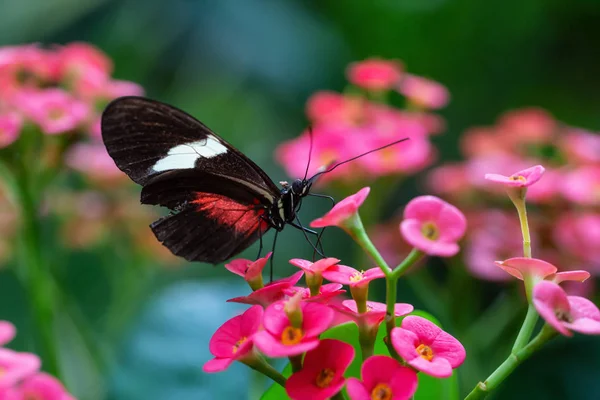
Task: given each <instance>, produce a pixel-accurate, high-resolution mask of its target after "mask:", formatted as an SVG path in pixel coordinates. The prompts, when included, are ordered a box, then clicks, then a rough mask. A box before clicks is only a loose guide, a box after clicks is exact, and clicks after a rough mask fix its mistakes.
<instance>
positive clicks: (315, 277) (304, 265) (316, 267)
mask: <svg viewBox="0 0 600 400" xmlns="http://www.w3.org/2000/svg"><path fill="white" fill-rule="evenodd" d="M339 262H340V260H338V259H337V258H332V257H328V258H323V259H321V260H319V261H317V262H314V263H313V262H310V261H307V260H302V259H300V258H293V259H291V260H290V264H292V265H294V266H296V267H298V268H300V269H301V270H303V271H304V274H305V279H306V283H307V284H308V286H309V287H310V286H313V285H316V286H317V287H318V286H320V285H321V283H322V281H323V276H322V273H323V271H325V270H327V269H328V268H330V267H331V266H333V265H335V264H337V263H339Z"/></svg>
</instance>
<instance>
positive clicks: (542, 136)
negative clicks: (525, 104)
mask: <svg viewBox="0 0 600 400" xmlns="http://www.w3.org/2000/svg"><path fill="white" fill-rule="evenodd" d="M497 128H498V131H499V137H498V140H500V141H505V142H508V143H510V144H511V145H520V144H523V143H524V144H527V143H545V142H547V141H548V140H550V139H551V138H552V136H553V134H554V131H555V130H556V128H557V124H556V121H555V120H554V118H553V117H552V115H550V114H549V113H548V112H547V111H546V110H543V109H541V108H535V107H531V108H522V109H520V110H514V111H509V112H506V113H504V114H503V115H502V117H500V119H499V120H498V124H497Z"/></svg>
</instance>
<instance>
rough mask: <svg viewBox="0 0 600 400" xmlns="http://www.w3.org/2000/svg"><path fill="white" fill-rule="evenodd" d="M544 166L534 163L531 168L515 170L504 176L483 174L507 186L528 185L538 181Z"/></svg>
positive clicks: (486, 177) (488, 178)
mask: <svg viewBox="0 0 600 400" xmlns="http://www.w3.org/2000/svg"><path fill="white" fill-rule="evenodd" d="M544 171H545V169H544V167H542V166H541V165H536V166H534V167H531V168H527V169H524V170H522V171H519V172H515V173H514V174H512V175H511V176H504V175H499V174H485V179H487V180H489V181H492V182H497V183H502V184H503V185H506V186H509V187H521V188H523V187H529V186H531V185H533V184H534V183H536V182H537V181H539V180H540V179H541V178H542V175H543V174H544Z"/></svg>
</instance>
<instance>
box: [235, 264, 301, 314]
mask: <svg viewBox="0 0 600 400" xmlns="http://www.w3.org/2000/svg"><path fill="white" fill-rule="evenodd" d="M302 275H304V271H298V272H296V273H295V274H294V275H292V276H290V277H288V278H283V279H279V280H277V281H273V282H271V283H269V284H268V285H266V286H265V287H262V288H260V289H258V290H255V291H254V292H252V293H250V294H249V295H248V296H243V297H234V298H233V299H229V300H227V301H228V302H231V303H242V304H260V305H261V306H263V307H267V306H269V305H270V304H272V303H274V302H276V301H279V300H281V299H283V298H284V297H285V290H286V289H288V288H290V287H292V286H294V285H295V284H296V283H298V281H299V280H300V278H302Z"/></svg>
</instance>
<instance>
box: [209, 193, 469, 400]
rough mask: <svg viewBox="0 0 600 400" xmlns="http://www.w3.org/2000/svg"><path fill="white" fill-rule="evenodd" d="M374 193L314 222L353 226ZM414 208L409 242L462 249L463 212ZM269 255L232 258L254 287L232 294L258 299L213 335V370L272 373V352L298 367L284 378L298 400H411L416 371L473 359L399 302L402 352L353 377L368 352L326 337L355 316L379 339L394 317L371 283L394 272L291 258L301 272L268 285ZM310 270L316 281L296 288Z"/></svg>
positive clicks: (427, 200)
mask: <svg viewBox="0 0 600 400" xmlns="http://www.w3.org/2000/svg"><path fill="white" fill-rule="evenodd" d="M368 193H369V188H364V189H362V190H360V191H359V192H358V193H356V194H355V195H352V196H350V197H348V198H346V199H344V200H342V201H340V202H339V203H338V204H337V205H336V206H335V207H334V208H333V209H332V210H331V211H330V212H329V213H327V214H326V215H325V216H324V217H322V218H319V219H317V220H315V221H313V223H312V224H311V226H313V227H323V226H338V227H341V228H343V229H347V228H348V226H349V224H351V221H352V218H354V216H356V215H357V214H356V213H357V210H358V208H359V207H360V205H361V204H362V203H363V202H364V201H365V199H366V197H367V195H368ZM407 210H408V211H407V214H406V220H405V221H404V222H403V224H402V226H401V228H400V231H401V233H402V234H403V235H404V236H405V238H406V240H409V241H411V243H414V245H415V247H416V248H418V249H421V250H422V251H424V252H425V253H428V254H444V255H448V254H452V253H454V252H456V251H458V246H457V244H456V242H457V240H459V239H460V238H461V236H462V234H463V233H464V230H465V224H466V223H465V220H464V217H463V216H462V214H461V213H460V211H458V210H457V209H455V208H454V207H453V206H451V205H449V204H448V203H445V202H444V201H442V200H440V199H437V198H435V197H431V196H424V197H421V198H417V199H415V200H413V202H411V204H410V206H409V207H407ZM269 257H270V254H268V255H267V256H266V257H264V258H261V259H258V260H256V261H251V260H244V259H238V260H234V261H232V262H230V263H229V264H227V265H226V268H227V269H228V270H229V271H231V272H233V273H235V274H237V275H239V276H241V277H243V278H244V279H245V280H246V282H247V283H248V284H249V286H250V287H251V288H252V290H253V291H252V293H250V294H249V295H247V296H243V297H237V298H234V299H230V300H228V301H232V302H238V303H243V304H249V305H252V306H251V307H250V308H249V309H248V310H247V311H245V312H244V313H243V314H241V315H238V316H236V317H233V318H232V319H230V320H229V321H227V322H225V323H224V324H223V325H222V326H221V327H220V328H219V329H218V330H217V332H216V333H215V334H214V335H213V337H212V339H211V341H210V345H209V347H210V351H211V353H212V354H213V355H214V357H215V358H214V359H212V360H210V361H208V362H207V363H206V364H205V365H204V371H206V372H219V371H223V370H224V369H226V368H227V367H228V366H229V365H230V364H231V363H232V362H233V361H240V362H243V363H245V364H247V365H249V366H250V367H252V368H255V369H258V370H259V371H264V370H265V365H266V361H265V359H264V358H263V355H264V356H267V357H288V358H290V361H291V363H292V367H293V374H292V375H291V376H290V377H289V378H287V380H285V382H279V383H282V384H285V389H286V392H287V394H288V396H289V397H290V398H292V399H294V400H299V399H323V400H324V399H328V398H330V397H332V396H334V395H336V394H337V393H339V392H340V391H341V390H342V388H344V386H345V387H346V392H347V394H348V396H349V398H350V399H352V400H367V399H409V398H410V397H411V396H412V395H413V394H414V393H415V391H416V389H417V372H422V373H425V374H428V375H431V376H434V377H438V378H445V377H449V376H450V375H451V374H452V370H453V369H454V368H456V367H458V366H460V365H461V364H462V362H463V361H464V359H465V349H464V348H463V346H462V345H461V344H460V342H459V341H458V340H456V339H455V338H454V337H452V336H451V335H449V334H448V333H446V332H444V331H443V330H442V329H440V328H439V327H438V326H437V325H435V324H434V323H432V322H430V321H429V320H427V319H425V318H422V317H419V316H411V315H408V314H410V313H411V312H412V311H413V306H412V305H410V304H406V303H396V304H395V305H394V307H393V313H394V316H395V317H403V319H402V322H401V324H400V326H399V327H395V328H393V329H392V330H391V332H390V339H391V340H390V341H391V347H392V348H393V349H394V352H395V353H396V357H395V358H393V357H391V356H389V355H372V356H368V357H365V359H363V360H362V361H363V362H364V363H363V364H362V369H361V376H360V378H361V379H359V377H348V378H346V377H344V374H345V372H346V370H347V368H348V367H349V366H350V364H351V363H352V362H353V361H354V360H356V359H357V358H359V357H360V355H358V354H356V350H355V349H354V348H353V347H352V346H351V345H350V344H348V343H346V342H345V341H342V340H338V339H332V338H328V339H322V338H320V336H321V335H323V334H325V335H326V334H327V331H328V330H329V329H331V328H334V327H336V326H337V325H340V324H344V323H354V324H356V325H357V326H358V331H359V335H360V337H361V339H360V340H361V341H362V342H363V344H364V343H367V342H369V343H374V342H375V340H376V338H377V333H378V331H379V326H380V325H381V323H382V322H383V321H384V319H386V313H387V305H386V304H383V303H378V302H373V301H368V291H369V284H370V282H371V281H373V280H375V279H381V278H384V277H386V273H384V271H383V270H382V269H380V268H371V269H368V270H366V271H363V270H360V271H359V270H356V269H354V268H352V267H349V266H345V265H341V264H339V262H340V260H338V259H336V258H324V259H321V260H318V261H316V262H310V261H307V260H302V259H292V260H290V263H291V264H292V265H294V266H296V267H298V268H299V269H300V271H298V272H296V273H295V274H293V275H292V276H290V277H287V278H283V279H280V280H277V281H274V282H271V283H269V284H267V285H264V284H263V279H262V269H263V268H264V266H265V265H266V264H267V262H268V259H269ZM302 276H304V278H305V281H306V285H307V287H301V286H297V283H298V282H299V280H300V279H301V278H302ZM325 281H329V282H330V283H324V282H325ZM343 286H347V287H348V288H349V291H350V295H351V297H352V299H344V298H343V297H342V296H343V294H344V293H345V292H346V291H345V290H344V289H342V288H343ZM407 315H408V316H407ZM363 356H364V350H363ZM268 368H270V366H269V367H267V369H268ZM282 378H283V377H282Z"/></svg>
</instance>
